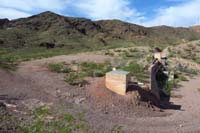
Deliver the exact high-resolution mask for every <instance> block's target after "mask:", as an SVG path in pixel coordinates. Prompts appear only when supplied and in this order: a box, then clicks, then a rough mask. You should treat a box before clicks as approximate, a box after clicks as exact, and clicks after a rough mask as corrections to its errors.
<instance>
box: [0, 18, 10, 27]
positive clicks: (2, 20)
mask: <svg viewBox="0 0 200 133" xmlns="http://www.w3.org/2000/svg"><path fill="white" fill-rule="evenodd" d="M8 23H9V20H8V19H0V28H3V27H4V25H7V24H8Z"/></svg>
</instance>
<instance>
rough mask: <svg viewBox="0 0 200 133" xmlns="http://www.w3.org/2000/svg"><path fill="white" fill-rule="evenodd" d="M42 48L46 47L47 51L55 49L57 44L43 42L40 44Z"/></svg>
mask: <svg viewBox="0 0 200 133" xmlns="http://www.w3.org/2000/svg"><path fill="white" fill-rule="evenodd" d="M40 47H45V48H47V49H50V48H55V44H54V43H49V42H42V43H40Z"/></svg>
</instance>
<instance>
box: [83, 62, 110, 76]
mask: <svg viewBox="0 0 200 133" xmlns="http://www.w3.org/2000/svg"><path fill="white" fill-rule="evenodd" d="M80 66H81V71H82V72H83V73H85V76H88V77H102V76H104V75H105V73H106V72H108V71H110V70H112V67H111V65H110V63H108V62H105V63H93V62H83V63H81V64H80Z"/></svg>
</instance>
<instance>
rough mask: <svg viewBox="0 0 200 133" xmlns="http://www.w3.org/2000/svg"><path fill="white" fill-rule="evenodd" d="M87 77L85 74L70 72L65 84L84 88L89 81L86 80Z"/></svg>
mask: <svg viewBox="0 0 200 133" xmlns="http://www.w3.org/2000/svg"><path fill="white" fill-rule="evenodd" d="M84 78H85V75H84V74H83V73H77V72H70V73H68V74H66V76H65V82H67V83H69V84H70V85H79V86H84V85H85V84H87V81H86V80H85V79H84Z"/></svg>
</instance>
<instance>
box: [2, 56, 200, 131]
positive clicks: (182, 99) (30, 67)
mask: <svg viewBox="0 0 200 133" xmlns="http://www.w3.org/2000/svg"><path fill="white" fill-rule="evenodd" d="M109 59H110V57H107V56H103V55H97V54H78V55H69V56H57V57H52V58H47V59H41V60H35V61H28V62H24V63H22V64H20V66H19V69H18V70H17V71H16V72H14V73H8V72H5V71H3V70H0V76H1V77H0V96H1V97H3V96H7V97H9V98H16V99H18V100H16V101H14V103H15V104H16V105H17V106H18V105H19V107H20V105H26V106H27V107H32V106H35V105H38V104H40V105H43V104H48V105H53V106H54V108H55V109H59V107H60V106H62V110H63V111H66V112H70V113H73V112H77V111H78V112H85V119H86V121H87V122H88V123H89V124H90V127H91V129H92V130H95V131H96V132H111V131H112V130H113V127H121V128H120V129H118V128H117V130H120V131H125V132H141V133H144V132H152V133H156V132H200V91H199V90H200V89H199V88H200V77H196V78H193V79H189V81H187V82H182V83H181V85H182V87H180V88H175V89H174V90H173V97H172V98H171V99H170V102H172V103H173V104H172V106H171V107H170V108H169V109H165V110H163V112H154V111H151V110H149V109H148V108H145V107H134V106H132V105H131V104H130V105H131V106H130V105H129V104H127V105H126V102H125V101H126V100H127V99H128V97H121V96H118V95H116V94H113V93H111V92H109V91H107V90H103V89H105V88H104V86H101V84H100V83H101V82H98V84H97V85H96V86H92V87H90V90H89V91H88V89H87V87H86V88H79V87H72V86H70V85H68V84H66V83H65V82H64V81H63V75H62V74H57V73H52V72H49V71H48V69H47V68H46V65H47V64H48V63H51V62H62V61H65V62H71V61H73V60H76V61H96V62H102V61H105V60H109ZM95 81H98V80H94V81H92V82H95ZM101 81H102V82H103V80H101ZM102 84H103V83H102ZM95 87H98V89H95ZM92 89H93V90H92ZM101 89H102V90H101ZM98 90H100V91H99V92H97V91H98ZM88 92H92V94H94V93H96V92H97V93H98V95H97V94H95V95H97V96H100V97H98V99H97V100H99V101H104V102H105V103H107V104H106V106H105V107H104V106H103V105H101V106H100V107H99V108H98V109H97V108H96V106H94V105H93V102H94V101H93V99H91V97H92V96H91V95H88V94H87V93H88ZM93 92H94V93H93ZM118 97H119V98H118ZM104 98H107V99H104ZM77 99H78V100H80V99H84V101H83V102H80V103H78V104H77ZM107 100H113V102H110V103H109V102H108V101H107ZM121 101H123V102H121ZM12 102H13V101H12ZM97 104H98V105H99V103H97ZM71 105H73V106H71ZM124 110H125V113H123V111H124ZM109 111H110V112H109ZM127 112H130V114H128V113H127Z"/></svg>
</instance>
